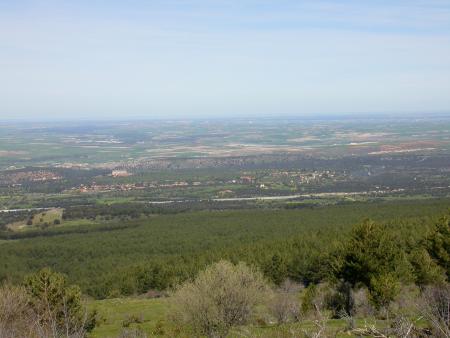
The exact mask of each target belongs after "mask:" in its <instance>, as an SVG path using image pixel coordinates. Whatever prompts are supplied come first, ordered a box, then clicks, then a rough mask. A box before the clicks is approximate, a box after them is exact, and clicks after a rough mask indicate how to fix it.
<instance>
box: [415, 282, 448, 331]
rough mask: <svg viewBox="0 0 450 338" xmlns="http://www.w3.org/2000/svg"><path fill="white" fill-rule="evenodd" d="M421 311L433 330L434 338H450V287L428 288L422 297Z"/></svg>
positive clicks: (445, 285)
mask: <svg viewBox="0 0 450 338" xmlns="http://www.w3.org/2000/svg"><path fill="white" fill-rule="evenodd" d="M420 311H421V312H422V314H423V316H424V317H425V318H426V319H427V320H428V322H429V323H430V325H431V328H432V330H433V337H450V285H449V284H443V285H438V286H430V287H428V288H427V289H426V290H425V291H424V292H423V295H422V302H421V304H420Z"/></svg>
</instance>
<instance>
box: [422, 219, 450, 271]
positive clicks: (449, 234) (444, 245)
mask: <svg viewBox="0 0 450 338" xmlns="http://www.w3.org/2000/svg"><path fill="white" fill-rule="evenodd" d="M427 244H428V246H427V249H428V252H429V254H430V256H431V257H432V258H433V259H434V261H435V262H436V263H437V264H439V265H440V266H441V267H442V268H443V269H444V271H445V272H446V274H447V278H449V279H450V218H449V217H443V218H441V219H440V220H439V222H437V223H436V225H435V227H434V229H433V233H432V234H431V236H430V237H429V238H428V243H427Z"/></svg>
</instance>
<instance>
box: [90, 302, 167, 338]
mask: <svg viewBox="0 0 450 338" xmlns="http://www.w3.org/2000/svg"><path fill="white" fill-rule="evenodd" d="M88 308H89V309H90V310H93V309H96V310H97V311H98V313H99V316H100V325H99V326H98V327H96V328H95V330H94V331H93V332H91V334H90V335H89V337H91V338H100V337H117V336H118V335H119V333H120V332H121V331H122V329H123V324H124V323H125V322H126V321H127V320H128V319H129V318H132V317H135V318H137V319H139V321H141V323H132V324H130V327H139V328H141V329H142V330H144V331H145V332H146V333H148V334H153V333H155V332H156V330H157V328H156V326H157V325H158V323H160V322H162V321H165V319H166V313H167V299H162V298H160V299H142V298H116V299H106V300H100V301H90V302H89V303H88Z"/></svg>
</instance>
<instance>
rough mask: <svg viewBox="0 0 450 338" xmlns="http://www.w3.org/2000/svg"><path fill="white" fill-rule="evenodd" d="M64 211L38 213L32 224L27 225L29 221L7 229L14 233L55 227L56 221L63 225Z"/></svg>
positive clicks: (20, 222)
mask: <svg viewBox="0 0 450 338" xmlns="http://www.w3.org/2000/svg"><path fill="white" fill-rule="evenodd" d="M62 215H63V209H60V208H54V209H50V210H45V211H43V212H40V213H37V214H35V215H34V216H33V218H32V224H31V225H29V224H27V221H28V220H27V219H25V220H23V221H19V222H14V223H11V224H9V225H8V226H7V227H8V228H9V229H10V230H13V231H21V230H29V229H34V228H37V227H43V226H53V225H55V221H59V224H61V223H62Z"/></svg>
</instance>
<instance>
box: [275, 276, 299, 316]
mask: <svg viewBox="0 0 450 338" xmlns="http://www.w3.org/2000/svg"><path fill="white" fill-rule="evenodd" d="M300 289H301V286H300V285H298V284H295V283H293V282H291V281H289V280H286V281H285V282H284V283H283V284H282V285H281V287H280V288H279V289H278V290H276V291H275V292H274V295H273V296H272V299H271V302H270V304H269V310H270V312H271V314H272V315H273V316H274V317H275V319H276V320H277V323H278V324H283V323H287V322H289V321H299V320H300V302H299V298H298V296H299V290H300Z"/></svg>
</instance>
